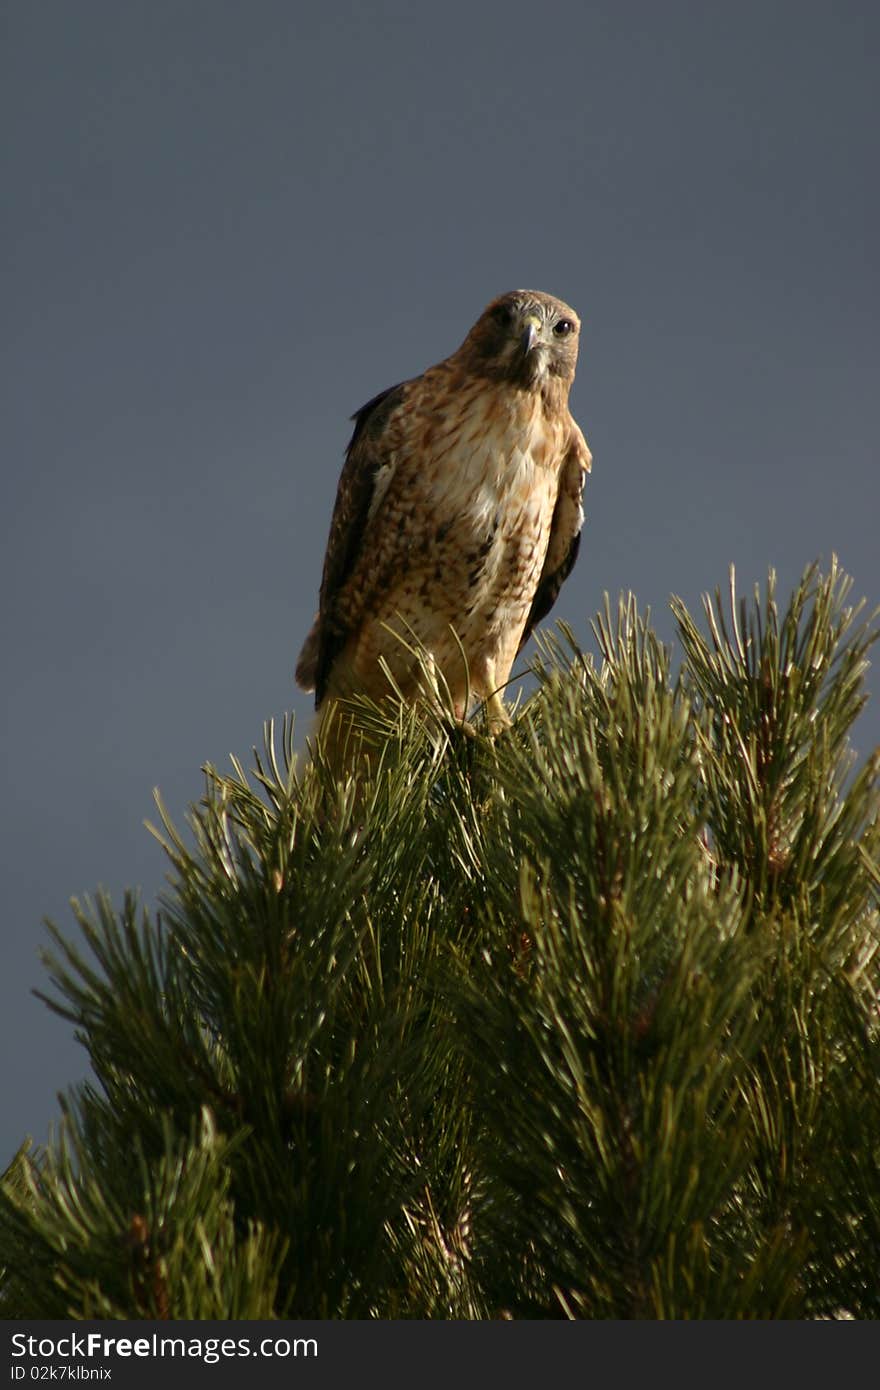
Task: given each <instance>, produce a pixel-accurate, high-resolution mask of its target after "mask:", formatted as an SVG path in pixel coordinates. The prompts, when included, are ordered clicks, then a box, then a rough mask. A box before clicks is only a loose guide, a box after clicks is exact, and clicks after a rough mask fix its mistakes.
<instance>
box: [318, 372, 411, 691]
mask: <svg viewBox="0 0 880 1390" xmlns="http://www.w3.org/2000/svg"><path fill="white" fill-rule="evenodd" d="M409 385H410V383H409V382H402V383H401V384H400V385H399V386H390V387H389V388H388V390H387V391H381V392H380V393H379V395H378V396H374V397H373V399H372V400H371V401H367V403H366V405H364V406H361V408H360V410H359V411H357V412H356V414H355V415H354V416H353V417H352V418H353V419H354V422H355V426H354V432H353V433H352V436H351V440H350V442H349V445H348V448H347V449H346V452H345V464H344V466H343V469H342V473H341V475H340V478H339V486H338V488H337V491H336V503H335V505H334V508H333V519H332V521H331V522H330V536H329V539H328V541H327V553H326V555H325V557H324V572H323V575H322V577H321V598H320V604H319V609H318V616H317V618H316V619H315V622H314V625H313V627H312V630H311V632H310V633H309V635H308V637H307V638H306V640H305V643H304V644H303V648H302V651H301V652H300V655H299V660H298V661H297V666H296V679H297V682H298V683H299V685H301V686H302V687H303V689H305V690H314V692H315V704H316V705H320V703H321V700H322V698H323V696H324V691H325V689H326V685H327V677H328V675H329V672H330V668H331V666H332V665H333V662H334V660H335V658H336V657H337V656H338V654H339V652H340V651H341V650H342V648H343V647H344V646H345V643H346V641H347V639H348V636H349V633H350V631H351V629H352V626H353V625H354V621H355V620H356V618H357V617H359V616H360V615H359V613H355V612H353V611H352V610H351V608H350V607H349V610H348V611H347V613H346V614H342V613H340V611H339V605H338V604H337V603H336V599H337V597H338V595H339V593H340V591H341V589H342V588H343V586H344V585H345V583H346V580H348V579H349V577H350V576H351V574H352V572H353V570H354V569H355V566H356V565H357V563H358V560H359V558H360V556H361V552H362V549H363V544H364V534H365V532H366V530H367V524H368V522H369V521H370V520H371V517H372V515H373V514H375V504H376V503H377V501H378V500H379V498H380V496H381V494H383V493H384V491H385V490H386V489H387V486H388V482H389V481H390V475H391V473H392V472H393V463H392V460H391V459H390V457H389V447H388V440H387V437H386V436H385V426H386V424H387V423H388V419H389V416H390V415H391V414H392V413H393V412H394V411H395V410H396V409H397V407H398V406H399V405H400V404H401V402H402V401H403V399H404V397H405V395H406V393H407V388H408V387H409Z"/></svg>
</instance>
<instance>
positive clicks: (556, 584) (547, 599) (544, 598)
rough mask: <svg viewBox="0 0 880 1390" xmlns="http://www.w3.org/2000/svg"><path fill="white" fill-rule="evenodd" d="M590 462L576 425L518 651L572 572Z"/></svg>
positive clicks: (544, 615) (579, 534)
mask: <svg viewBox="0 0 880 1390" xmlns="http://www.w3.org/2000/svg"><path fill="white" fill-rule="evenodd" d="M591 462H592V459H591V455H590V451H589V449H588V448H587V445H586V441H585V440H584V437H583V435H582V434H581V432H580V430H579V429H578V427H577V426H576V425H575V426H574V429H573V432H572V436H571V440H570V442H569V446H568V450H567V452H566V456H565V462H564V463H563V465H562V471H561V473H560V475H559V495H558V497H557V498H556V506H555V508H554V510H553V521H552V523H551V525H550V541H549V543H548V546H547V554H546V556H545V557H544V568H543V569H542V571H541V578H540V579H539V580H538V587H537V589H536V590H535V597H534V598H533V599H532V606H531V608H530V610H529V616H528V618H527V619H526V625H525V627H524V628H523V635H522V640H521V641H520V644H519V650H520V651H522V649H523V647H524V646H525V644H526V642H528V640H529V638H530V637H531V635H532V630H533V629H534V628H535V627H536V626H537V624H538V623H539V622H541V620H542V619H543V618H546V616H547V614H548V613H549V612H550V609H551V608H552V607H553V605H554V603H555V602H556V600H557V598H558V597H559V590H560V589H561V588H562V586H563V584H564V583H565V581H566V579H567V578H568V576H569V575H570V574H571V572H572V570H573V569H574V562H575V560H576V559H577V555H578V550H579V549H580V544H581V527H582V526H583V524H584V513H583V508H582V506H581V499H582V498H583V493H584V482H585V480H586V475H587V473H588V472H589V471H590V464H591Z"/></svg>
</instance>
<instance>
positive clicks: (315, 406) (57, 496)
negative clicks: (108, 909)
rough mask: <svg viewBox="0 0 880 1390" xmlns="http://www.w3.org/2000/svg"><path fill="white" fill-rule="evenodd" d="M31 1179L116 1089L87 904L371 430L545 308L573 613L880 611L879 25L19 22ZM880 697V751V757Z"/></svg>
mask: <svg viewBox="0 0 880 1390" xmlns="http://www.w3.org/2000/svg"><path fill="white" fill-rule="evenodd" d="M2 23H3V35H2V73H0V91H2V96H0V101H2V132H3V152H2V171H0V172H2V192H3V200H4V208H3V232H2V236H3V256H2V275H3V301H2V302H3V316H4V321H5V332H4V334H3V339H4V345H3V369H2V382H3V395H4V400H3V412H2V418H3V427H4V435H5V444H4V449H3V477H4V500H5V505H4V507H3V532H4V534H3V545H2V564H3V584H2V603H3V614H4V639H3V649H4V655H5V663H4V664H5V673H4V679H3V690H4V696H5V702H6V718H5V720H4V738H5V747H4V750H3V766H4V769H5V774H6V787H5V794H4V796H3V799H2V814H3V826H2V843H3V847H4V857H5V864H6V871H5V873H4V883H5V910H6V920H5V923H4V936H3V962H4V967H3V971H2V977H0V991H2V995H0V1029H2V1033H0V1047H2V1053H3V1066H4V1078H5V1097H4V1099H5V1103H4V1105H3V1107H2V1126H3V1132H2V1145H0V1160H2V1159H3V1158H4V1157H6V1156H7V1155H8V1154H11V1152H12V1150H13V1149H14V1147H15V1146H16V1145H17V1143H18V1141H19V1140H20V1138H21V1136H22V1135H23V1134H24V1132H25V1131H30V1132H32V1133H34V1134H35V1135H37V1136H38V1137H42V1136H43V1135H44V1134H45V1132H46V1126H47V1123H48V1121H49V1119H50V1118H51V1117H52V1116H53V1115H54V1114H55V1113H56V1111H57V1106H56V1102H55V1099H54V1093H55V1091H56V1089H57V1088H59V1087H61V1086H63V1085H65V1084H67V1082H69V1081H70V1080H71V1079H74V1078H76V1077H77V1076H80V1075H82V1074H83V1073H84V1070H85V1058H84V1054H83V1053H82V1052H81V1050H79V1049H78V1048H77V1047H76V1045H75V1044H74V1042H73V1039H72V1037H71V1034H70V1030H69V1029H68V1028H67V1027H66V1026H64V1025H63V1024H61V1023H60V1022H58V1021H56V1020H55V1019H54V1018H53V1017H52V1016H50V1015H49V1014H48V1013H47V1011H46V1010H45V1008H44V1007H43V1006H42V1005H41V1004H39V1003H38V1002H37V1001H36V1000H34V999H33V998H32V997H31V996H30V994H29V990H30V989H31V988H32V987H33V986H35V985H39V984H41V983H42V974H41V968H40V966H39V964H38V960H37V949H38V946H39V944H40V943H41V941H42V940H43V932H42V928H41V927H40V921H41V918H42V917H43V916H44V915H49V916H51V917H52V918H54V919H55V920H57V921H59V922H60V923H62V924H64V925H65V926H66V925H67V924H72V919H71V918H70V914H69V909H68V907H67V899H68V897H69V895H71V894H75V893H82V892H91V891H92V890H94V888H95V887H96V886H97V885H98V884H104V885H106V886H107V888H109V889H110V891H111V892H112V893H113V894H114V895H116V896H117V897H118V896H119V895H120V894H121V891H122V889H123V887H125V886H126V885H130V886H135V885H140V886H141V887H142V889H143V891H144V893H145V895H146V897H147V899H148V900H149V899H152V898H153V896H154V894H155V893H156V891H157V890H158V889H159V888H160V887H161V883H162V878H163V874H164V865H163V861H162V858H161V854H160V852H159V851H158V849H157V848H156V847H155V845H154V843H153V842H152V840H151V839H150V837H149V836H148V835H147V833H146V832H145V830H144V829H143V827H142V820H143V818H144V817H145V816H149V815H150V814H151V813H152V806H151V788H152V787H153V786H154V785H159V786H160V787H161V789H162V791H163V794H164V797H165V800H166V802H167V804H168V805H169V807H170V808H171V810H172V812H173V813H174V815H175V817H177V818H178V819H182V817H183V815H184V812H185V810H186V807H187V805H188V803H189V802H191V801H193V800H195V799H197V798H198V796H199V795H200V792H201V786H202V779H201V775H200V772H199V768H200V765H201V764H202V763H203V762H205V761H209V760H210V761H213V762H215V763H217V764H221V765H224V764H225V763H226V759H227V755H228V754H229V753H230V752H236V753H238V754H240V755H242V756H244V757H247V755H248V751H249V749H250V747H251V745H252V744H253V743H254V742H258V741H259V738H260V733H261V727H262V721H263V720H264V719H265V718H266V717H268V716H270V715H275V716H276V717H277V716H280V715H281V714H282V712H283V711H284V710H287V709H291V708H292V709H294V710H295V711H296V713H297V716H298V718H299V720H300V725H299V727H300V729H301V730H302V731H303V732H304V730H305V728H306V727H307V721H308V717H309V714H308V711H309V701H308V699H307V698H306V697H304V696H302V695H301V694H300V693H299V692H297V691H296V690H295V689H294V687H293V684H292V672H293V665H294V660H295V657H296V653H297V650H298V647H299V644H300V642H301V640H302V638H303V636H304V633H305V631H306V628H307V626H308V623H309V620H310V618H311V615H312V612H313V609H314V604H315V598H316V594H317V586H318V580H319V575H320V564H321V558H322V553H323V547H324V541H325V537H326V531H327V525H328V521H329V515H330V509H331V505H332V500H333V495H334V491H335V486H336V479H337V476H338V471H339V467H340V462H341V457H342V451H343V448H344V445H345V442H346V440H347V437H348V431H349V428H350V426H349V424H348V420H347V417H348V415H349V414H350V413H351V411H352V410H354V409H355V408H356V407H358V406H359V405H360V404H362V402H363V401H365V400H366V399H367V398H368V397H369V396H371V395H373V394H374V393H375V392H376V391H378V390H380V389H381V388H383V387H385V386H387V385H390V384H391V383H392V382H395V381H398V380H399V379H400V378H402V377H405V376H409V375H413V374H415V373H416V372H418V371H420V370H421V369H422V368H424V367H425V366H427V365H429V364H430V363H431V362H434V361H437V360H438V359H439V358H441V357H444V356H445V355H446V354H447V353H448V352H450V351H451V350H452V349H453V348H455V347H456V346H457V345H458V343H459V342H460V340H461V338H462V337H463V336H464V333H465V332H466V330H467V328H468V327H469V326H470V324H471V322H472V321H473V320H474V319H475V318H476V316H477V314H478V313H479V312H480V310H481V309H482V307H483V306H484V304H485V303H486V302H487V301H488V300H489V299H490V298H492V297H493V296H494V295H496V294H498V293H500V292H501V291H503V290H506V289H509V288H513V287H516V286H528V287H532V288H538V289H543V290H548V291H551V292H553V293H554V294H558V295H560V296H561V297H563V298H564V299H567V300H568V301H569V302H570V303H572V304H573V305H574V306H575V307H576V308H577V309H578V311H579V312H580V314H581V315H582V317H583V320H584V332H583V339H582V346H581V361H580V369H579V373H578V378H577V381H576V383H575V387H574V391H573V396H572V402H573V409H574V412H575V415H576V416H577V418H578V419H579V421H580V422H581V423H582V425H583V427H584V430H585V432H586V434H587V437H588V439H589V441H590V444H591V446H592V448H593V452H594V455H595V464H594V470H593V476H592V480H591V482H590V485H589V495H588V502H587V507H588V522H587V531H586V536H585V543H584V546H583V549H582V552H581V560H580V561H579V564H578V567H577V570H576V571H575V574H574V576H573V577H572V579H571V580H570V581H569V583H568V585H567V586H566V588H565V590H564V591H563V595H562V598H561V600H560V603H559V605H558V610H557V611H558V614H559V615H560V616H563V617H565V618H566V619H567V620H568V621H569V622H570V623H571V624H572V625H573V626H574V628H575V630H576V632H577V633H578V634H579V635H580V636H581V637H582V638H583V640H584V641H585V642H589V636H588V620H589V618H590V616H591V615H592V614H593V613H594V611H595V610H596V608H597V607H598V606H599V604H600V602H601V597H602V592H603V590H606V589H607V590H608V591H610V593H611V594H612V595H614V596H616V595H617V593H618V592H619V591H620V590H621V589H630V588H631V589H633V590H634V591H635V592H636V593H637V594H638V596H639V599H640V601H641V602H642V603H643V604H644V605H650V606H651V607H652V609H653V611H654V613H655V616H656V620H657V624H658V626H659V628H660V630H661V632H662V633H663V635H664V636H667V637H669V636H671V634H672V625H671V622H670V620H669V616H668V611H667V608H666V605H667V601H668V597H669V595H670V593H673V592H674V593H679V594H681V595H682V596H683V597H684V598H685V600H686V601H687V602H689V603H690V604H696V603H697V602H698V600H699V595H700V593H701V592H702V591H703V590H705V589H711V588H714V586H715V585H716V584H724V583H725V580H726V569H727V565H728V564H729V563H730V562H731V561H733V562H735V564H736V566H737V571H738V575H739V578H740V582H741V585H742V587H744V588H749V587H750V586H751V585H752V584H753V583H754V581H755V580H758V579H761V580H763V578H764V577H765V576H766V571H767V567H768V565H771V564H772V565H774V566H776V568H777V570H778V572H779V580H780V588H781V590H782V592H783V595H784V596H785V595H787V593H788V591H789V590H790V588H791V586H792V584H793V583H794V582H795V581H796V579H797V577H798V576H799V574H800V572H801V570H802V569H803V567H804V566H805V565H806V564H807V563H808V562H809V561H810V560H812V559H814V558H817V557H821V558H822V559H823V561H824V562H825V563H826V564H827V562H828V560H829V558H830V555H831V553H832V551H837V552H838V553H839V556H840V558H841V561H842V563H843V564H844V566H845V567H846V568H847V569H848V570H849V572H850V573H851V574H852V575H853V576H854V579H855V591H854V592H855V594H856V595H857V596H861V595H866V596H867V597H868V599H869V601H870V603H871V604H872V605H873V604H876V603H877V602H878V601H880V565H878V544H877V524H878V512H880V506H878V502H880V486H878V473H877V464H876V446H875V441H876V439H877V437H878V413H880V404H878V403H880V392H878V378H877V366H878V346H877V322H878V265H877V246H878V243H880V236H878V207H880V191H878V178H877V168H878V164H877V155H878V148H877V145H878V142H877V129H878V125H877V122H878V105H880V103H878V99H877V70H878V57H880V6H877V5H875V4H873V3H870V2H869V0H863V3H852V2H850V3H840V0H836V3H833V4H832V3H831V2H830V0H828V3H822V4H815V3H808V2H806V0H794V2H792V3H789V2H788V0H783V2H781V3H773V2H772V0H761V3H738V4H736V5H733V4H722V3H717V4H716V3H709V0H705V3H696V2H694V3H682V2H681V0H662V3H661V2H660V0H650V2H649V0H644V2H643V3H635V0H601V3H589V2H587V3H585V2H584V0H571V2H570V3H552V0H551V3H546V0H545V3H541V4H540V5H539V4H536V3H534V0H532V3H529V4H522V3H509V0H508V2H507V3H503V4H502V3H479V0H471V3H468V4H461V3H458V2H457V0H455V2H454V3H449V0H444V3H443V4H442V5H438V4H431V5H428V4H422V3H418V2H416V3H413V2H412V0H410V3H406V4H391V3H356V4H355V3H333V2H332V0H331V3H327V4H308V5H307V4H304V3H294V0H286V2H283V0H248V3H245V0H238V3H232V0H210V3H208V2H207V0H204V2H201V3H199V2H196V0H178V2H177V3H167V2H166V0H101V2H100V3H97V2H96V0H78V3H76V4H72V3H67V2H66V0H65V3H59V2H58V0H40V3H34V2H33V0H20V2H19V3H11V4H10V3H7V4H4V5H3V8H2ZM871 682H872V687H873V690H874V693H875V701H874V703H873V704H872V705H871V706H870V707H869V710H868V712H867V713H866V714H865V715H864V716H863V718H862V720H861V721H860V723H859V725H858V727H857V731H856V735H857V743H858V746H859V751H860V753H861V755H862V756H864V755H865V754H866V753H867V752H868V751H869V750H870V749H871V747H872V746H873V745H874V744H876V743H878V742H880V716H878V704H877V701H876V694H877V692H878V679H877V675H876V673H873V674H872V676H871Z"/></svg>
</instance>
